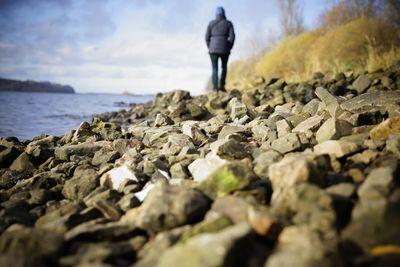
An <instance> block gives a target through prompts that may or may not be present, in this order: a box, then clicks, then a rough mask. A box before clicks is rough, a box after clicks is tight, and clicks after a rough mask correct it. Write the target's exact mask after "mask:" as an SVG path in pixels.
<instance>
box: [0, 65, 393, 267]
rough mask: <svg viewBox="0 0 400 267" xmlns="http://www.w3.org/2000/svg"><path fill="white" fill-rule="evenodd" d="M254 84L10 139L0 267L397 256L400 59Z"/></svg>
mask: <svg viewBox="0 0 400 267" xmlns="http://www.w3.org/2000/svg"><path fill="white" fill-rule="evenodd" d="M252 86H253V88H252V89H251V90H247V91H245V92H240V91H238V90H231V91H229V92H227V93H225V92H218V93H217V92H209V93H207V94H205V95H201V96H196V97H192V96H191V95H190V94H189V93H188V92H185V91H180V90H178V91H174V92H170V93H165V94H158V95H157V96H156V97H155V99H154V101H153V102H152V103H147V104H140V105H134V106H133V107H131V108H130V109H129V110H123V111H120V112H111V113H106V114H101V115H99V116H98V117H96V118H95V119H94V120H93V121H92V122H91V123H88V122H82V123H81V125H80V126H79V128H78V129H76V130H75V131H72V132H71V133H70V134H68V135H65V136H62V137H55V136H45V135H44V136H39V137H37V138H34V139H33V140H29V141H19V140H18V139H16V138H2V139H0V168H1V169H0V176H1V179H0V234H1V235H0V266H15V267H19V266H35V267H36V266H135V267H153V266H157V267H171V266H199V267H200V266H202V267H211V266H226V267H227V266H249V267H253V266H264V267H280V266H297V267H303V266H304V267H306V266H316V267H317V266H335V267H337V266H399V264H400V226H399V223H400V187H399V182H400V178H399V177H400V172H399V171H400V166H399V163H400V161H399V160H400V90H399V89H400V68H399V67H392V68H390V69H388V70H385V71H380V72H376V73H365V74H361V75H353V74H352V73H347V74H342V73H341V74H338V75H336V77H335V78H334V79H327V78H325V77H324V75H323V74H321V73H318V74H315V76H314V79H313V80H310V81H308V82H305V83H296V84H294V83H293V84H287V83H286V82H285V81H283V80H280V79H271V80H265V79H263V78H261V77H260V78H257V79H255V80H254V81H253V84H252Z"/></svg>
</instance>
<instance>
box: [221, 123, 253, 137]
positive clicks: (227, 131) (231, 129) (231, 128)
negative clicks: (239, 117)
mask: <svg viewBox="0 0 400 267" xmlns="http://www.w3.org/2000/svg"><path fill="white" fill-rule="evenodd" d="M236 133H239V134H246V133H247V130H246V128H245V127H243V126H238V125H225V126H223V128H222V129H221V131H220V132H219V134H218V139H226V138H228V137H229V136H230V135H233V134H236Z"/></svg>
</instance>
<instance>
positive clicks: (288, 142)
mask: <svg viewBox="0 0 400 267" xmlns="http://www.w3.org/2000/svg"><path fill="white" fill-rule="evenodd" d="M300 147H301V143H300V140H299V137H298V135H297V134H295V133H290V134H287V135H285V136H283V137H281V138H278V139H276V140H275V141H273V142H272V144H271V148H272V149H274V150H276V151H278V152H279V153H281V154H285V153H288V152H292V151H295V150H297V149H299V148H300Z"/></svg>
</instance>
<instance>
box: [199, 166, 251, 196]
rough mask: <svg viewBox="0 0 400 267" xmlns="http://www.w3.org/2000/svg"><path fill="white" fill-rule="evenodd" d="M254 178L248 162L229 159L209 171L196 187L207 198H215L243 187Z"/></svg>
mask: <svg viewBox="0 0 400 267" xmlns="http://www.w3.org/2000/svg"><path fill="white" fill-rule="evenodd" d="M254 178H255V175H254V173H253V170H252V169H251V167H250V166H249V164H248V163H246V162H242V161H231V162H229V163H227V164H225V165H223V166H222V167H220V168H219V169H217V170H215V171H214V172H213V173H211V175H210V176H208V177H207V179H205V180H204V181H202V182H201V183H200V185H199V186H198V187H197V189H198V190H200V191H201V192H202V193H204V194H205V195H206V196H208V197H209V198H212V199H215V198H217V197H222V196H226V195H228V194H229V193H232V192H233V191H236V190H240V189H243V188H245V187H246V186H247V185H249V184H250V182H251V181H252V180H254Z"/></svg>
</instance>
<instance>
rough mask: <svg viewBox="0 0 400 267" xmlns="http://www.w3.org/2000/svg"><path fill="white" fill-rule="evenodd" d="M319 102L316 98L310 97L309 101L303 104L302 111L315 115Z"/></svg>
mask: <svg viewBox="0 0 400 267" xmlns="http://www.w3.org/2000/svg"><path fill="white" fill-rule="evenodd" d="M320 103H321V102H320V101H319V100H318V99H316V98H314V99H312V100H311V101H310V102H308V103H307V104H305V105H304V107H303V109H302V113H305V114H309V115H310V116H315V115H316V113H317V111H318V107H319V105H320Z"/></svg>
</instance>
